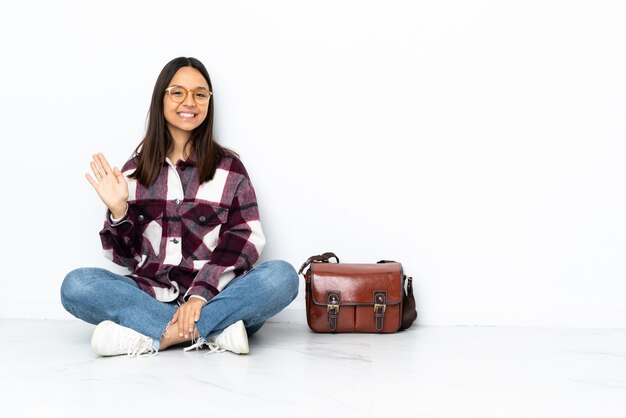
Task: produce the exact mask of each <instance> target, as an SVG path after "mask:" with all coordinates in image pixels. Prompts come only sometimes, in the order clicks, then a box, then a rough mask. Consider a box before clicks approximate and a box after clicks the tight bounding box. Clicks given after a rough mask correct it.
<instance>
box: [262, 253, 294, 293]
mask: <svg viewBox="0 0 626 418" xmlns="http://www.w3.org/2000/svg"><path fill="white" fill-rule="evenodd" d="M261 266H263V267H264V268H267V269H268V271H269V274H268V275H267V276H266V280H265V281H264V282H265V285H266V286H267V287H268V290H269V291H270V292H273V293H274V294H280V295H283V296H284V297H286V298H289V302H291V301H292V300H293V299H295V297H296V296H297V295H298V286H299V280H298V273H297V272H296V269H295V268H294V267H293V266H292V265H291V264H289V263H288V262H286V261H283V260H273V261H267V262H265V263H263V264H262V265H261Z"/></svg>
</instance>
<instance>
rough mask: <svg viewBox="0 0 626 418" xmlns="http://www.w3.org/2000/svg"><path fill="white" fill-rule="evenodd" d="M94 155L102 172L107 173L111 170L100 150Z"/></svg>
mask: <svg viewBox="0 0 626 418" xmlns="http://www.w3.org/2000/svg"><path fill="white" fill-rule="evenodd" d="M95 157H96V158H97V159H98V162H99V163H100V167H102V170H103V172H104V174H109V173H112V172H113V170H111V166H110V165H109V162H108V161H107V159H106V158H104V154H102V153H101V152H100V153H98V155H96V156H95Z"/></svg>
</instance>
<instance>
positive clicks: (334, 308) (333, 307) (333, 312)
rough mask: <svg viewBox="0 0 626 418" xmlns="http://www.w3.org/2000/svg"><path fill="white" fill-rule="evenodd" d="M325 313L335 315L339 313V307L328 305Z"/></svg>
mask: <svg viewBox="0 0 626 418" xmlns="http://www.w3.org/2000/svg"><path fill="white" fill-rule="evenodd" d="M331 311H332V312H331ZM326 312H329V313H332V314H335V315H337V314H338V313H339V305H328V306H326Z"/></svg>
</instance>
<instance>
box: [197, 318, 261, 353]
mask: <svg viewBox="0 0 626 418" xmlns="http://www.w3.org/2000/svg"><path fill="white" fill-rule="evenodd" d="M205 345H206V346H207V347H209V353H208V354H211V353H223V352H224V351H230V352H232V353H235V354H248V353H249V352H250V347H249V346H248V333H247V332H246V327H245V326H244V325H243V321H237V322H235V323H234V324H232V325H231V326H229V327H228V328H226V329H225V330H224V331H222V333H221V334H219V335H216V336H215V337H212V338H209V339H208V340H205V339H204V338H202V337H200V338H199V339H198V341H196V343H195V344H193V345H191V346H189V347H187V348H185V351H189V350H193V349H194V348H195V349H196V350H197V349H199V348H202V347H203V346H205Z"/></svg>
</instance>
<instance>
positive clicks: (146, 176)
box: [130, 57, 228, 187]
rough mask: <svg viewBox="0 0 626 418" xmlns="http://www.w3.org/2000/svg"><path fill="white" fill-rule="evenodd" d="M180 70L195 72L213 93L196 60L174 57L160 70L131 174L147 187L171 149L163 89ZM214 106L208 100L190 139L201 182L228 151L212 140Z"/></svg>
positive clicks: (205, 179) (204, 69)
mask: <svg viewBox="0 0 626 418" xmlns="http://www.w3.org/2000/svg"><path fill="white" fill-rule="evenodd" d="M182 67H193V68H195V69H196V70H198V71H199V72H200V74H202V76H203V77H204V78H205V80H206V82H207V84H208V85H209V90H210V91H211V92H212V91H213V87H212V85H211V78H210V77H209V72H208V71H207V70H206V68H205V66H204V65H203V64H202V63H201V62H200V61H199V60H197V59H196V58H191V57H188V58H187V57H179V58H174V59H173V60H171V61H170V62H168V63H167V64H166V65H165V67H163V69H162V70H161V73H160V74H159V77H158V78H157V80H156V83H155V85H154V91H153V92H152V101H151V103H150V110H149V111H148V126H147V128H146V136H145V137H144V138H143V140H142V141H141V142H140V143H139V145H138V146H137V148H136V149H135V155H136V156H137V169H136V170H135V172H134V173H132V174H131V175H130V177H132V178H135V179H137V181H139V183H141V184H142V185H144V186H146V187H149V186H150V185H152V184H153V183H154V182H155V181H156V179H157V177H158V176H159V172H160V171H161V169H162V168H163V162H164V161H165V157H166V156H167V153H168V151H169V150H170V148H171V146H172V142H173V139H172V135H171V134H170V131H169V129H168V128H167V123H166V121H165V115H164V111H163V98H164V97H165V89H166V88H168V87H169V84H170V82H171V81H172V78H173V77H174V75H175V74H176V72H177V71H178V70H179V69H181V68H182ZM213 103H214V99H213V97H211V100H209V109H208V111H207V116H206V118H205V119H204V121H203V122H202V124H200V126H198V127H197V128H196V129H194V130H193V131H192V133H191V137H190V138H189V141H190V142H191V154H192V155H193V154H195V156H196V159H197V161H196V164H197V171H198V181H199V182H200V183H204V182H206V181H209V180H211V179H213V176H214V175H215V170H216V168H217V166H218V164H219V163H220V161H221V159H222V157H223V156H224V154H225V153H226V152H228V151H227V150H226V149H225V148H223V147H222V146H221V145H219V144H218V143H217V142H216V141H215V139H214V138H213Z"/></svg>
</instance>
